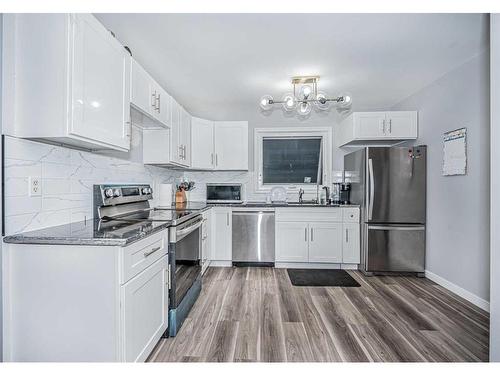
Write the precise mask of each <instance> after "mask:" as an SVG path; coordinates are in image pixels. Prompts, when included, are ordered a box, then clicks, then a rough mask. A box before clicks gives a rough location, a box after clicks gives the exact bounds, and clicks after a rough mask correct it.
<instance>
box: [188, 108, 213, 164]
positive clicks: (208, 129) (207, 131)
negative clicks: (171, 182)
mask: <svg viewBox="0 0 500 375" xmlns="http://www.w3.org/2000/svg"><path fill="white" fill-rule="evenodd" d="M214 164H215V158H214V123H213V121H208V120H203V119H201V118H196V117H193V118H192V119H191V167H192V168H194V169H213V167H214Z"/></svg>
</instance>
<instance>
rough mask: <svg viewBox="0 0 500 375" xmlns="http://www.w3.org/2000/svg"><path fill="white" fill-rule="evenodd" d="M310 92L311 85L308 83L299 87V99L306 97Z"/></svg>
mask: <svg viewBox="0 0 500 375" xmlns="http://www.w3.org/2000/svg"><path fill="white" fill-rule="evenodd" d="M311 93H312V87H311V86H309V85H304V86H302V87H301V88H300V91H299V98H300V99H307V98H308V97H309V95H311Z"/></svg>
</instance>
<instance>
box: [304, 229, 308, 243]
mask: <svg viewBox="0 0 500 375" xmlns="http://www.w3.org/2000/svg"><path fill="white" fill-rule="evenodd" d="M304 241H305V242H307V227H305V228H304Z"/></svg>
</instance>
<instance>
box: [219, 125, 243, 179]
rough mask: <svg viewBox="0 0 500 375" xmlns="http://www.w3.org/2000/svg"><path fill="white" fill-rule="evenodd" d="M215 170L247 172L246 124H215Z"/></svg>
mask: <svg viewBox="0 0 500 375" xmlns="http://www.w3.org/2000/svg"><path fill="white" fill-rule="evenodd" d="M215 169H218V170H248V123H247V122H246V121H220V122H216V123H215Z"/></svg>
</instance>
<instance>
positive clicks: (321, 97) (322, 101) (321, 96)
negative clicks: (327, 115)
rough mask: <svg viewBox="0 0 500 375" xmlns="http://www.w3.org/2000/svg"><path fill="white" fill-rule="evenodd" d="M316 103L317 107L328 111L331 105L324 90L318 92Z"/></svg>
mask: <svg viewBox="0 0 500 375" xmlns="http://www.w3.org/2000/svg"><path fill="white" fill-rule="evenodd" d="M314 105H315V106H316V108H318V109H320V110H322V111H326V110H327V109H328V108H329V107H330V102H329V101H328V100H327V97H326V94H325V93H324V92H321V91H320V92H318V95H316V101H315V102H314Z"/></svg>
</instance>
